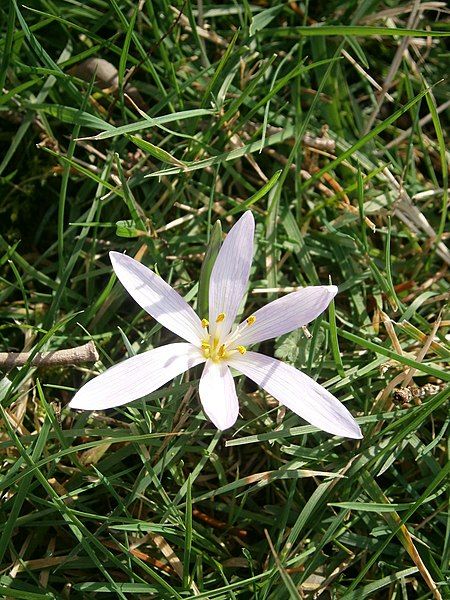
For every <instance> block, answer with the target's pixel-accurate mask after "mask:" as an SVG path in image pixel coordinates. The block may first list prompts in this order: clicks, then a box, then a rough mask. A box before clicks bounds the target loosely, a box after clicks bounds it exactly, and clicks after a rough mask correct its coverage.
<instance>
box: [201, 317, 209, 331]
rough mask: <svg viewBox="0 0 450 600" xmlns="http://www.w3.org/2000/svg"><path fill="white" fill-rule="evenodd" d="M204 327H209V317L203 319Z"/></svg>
mask: <svg viewBox="0 0 450 600" xmlns="http://www.w3.org/2000/svg"><path fill="white" fill-rule="evenodd" d="M202 327H203V329H206V328H207V327H209V321H208V319H202Z"/></svg>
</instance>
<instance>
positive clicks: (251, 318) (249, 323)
mask: <svg viewBox="0 0 450 600" xmlns="http://www.w3.org/2000/svg"><path fill="white" fill-rule="evenodd" d="M255 321H256V317H255V315H252V316H251V317H248V319H247V325H253V323H254V322H255Z"/></svg>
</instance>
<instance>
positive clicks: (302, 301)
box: [236, 285, 338, 346]
mask: <svg viewBox="0 0 450 600" xmlns="http://www.w3.org/2000/svg"><path fill="white" fill-rule="evenodd" d="M337 291H338V289H337V287H336V286H335V285H318V286H310V287H306V288H304V289H302V290H298V291H297V292H292V293H291V294H288V295H287V296H283V297H282V298H278V299H277V300H274V301H273V302H270V304H266V305H265V306H263V307H262V308H260V309H258V310H257V311H256V312H255V313H253V316H254V317H255V318H256V320H255V322H254V323H253V324H252V325H246V323H245V321H244V323H243V324H241V325H240V327H242V328H243V331H242V333H241V334H240V335H239V338H238V340H237V341H236V343H237V344H240V345H242V346H249V345H250V344H256V343H258V342H262V341H264V340H269V339H271V338H275V337H278V336H279V335H283V334H284V333H289V332H290V331H294V329H298V328H299V327H302V326H303V325H307V324H308V323H309V322H310V321H313V320H314V319H315V318H316V317H318V316H319V315H320V314H321V313H323V311H324V310H325V309H326V308H327V306H328V305H329V304H330V302H331V301H332V299H333V298H334V296H335V295H336V294H337Z"/></svg>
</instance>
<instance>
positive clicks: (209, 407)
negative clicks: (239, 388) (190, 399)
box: [198, 360, 239, 430]
mask: <svg viewBox="0 0 450 600" xmlns="http://www.w3.org/2000/svg"><path fill="white" fill-rule="evenodd" d="M198 391H199V394H200V400H201V403H202V406H203V410H204V411H205V413H206V414H207V416H208V417H209V418H210V419H211V421H212V422H213V423H214V425H215V426H216V427H217V429H221V430H224V429H228V428H229V427H231V426H232V425H234V424H235V422H236V419H237V418H238V414H239V402H238V399H237V395H236V387H235V385H234V381H233V377H232V375H231V372H230V369H229V368H228V367H227V365H226V364H225V363H224V362H223V361H221V362H218V363H216V362H213V361H212V360H208V361H207V362H206V365H205V368H204V369H203V373H202V377H201V379H200V385H199V390H198Z"/></svg>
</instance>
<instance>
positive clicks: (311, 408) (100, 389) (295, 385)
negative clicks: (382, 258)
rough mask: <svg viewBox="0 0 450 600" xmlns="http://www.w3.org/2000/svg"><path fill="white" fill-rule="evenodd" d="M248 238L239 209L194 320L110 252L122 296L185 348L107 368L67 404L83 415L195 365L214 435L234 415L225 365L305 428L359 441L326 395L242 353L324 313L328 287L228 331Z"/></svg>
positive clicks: (177, 299)
mask: <svg viewBox="0 0 450 600" xmlns="http://www.w3.org/2000/svg"><path fill="white" fill-rule="evenodd" d="M253 235H254V220H253V215H252V214H251V212H250V211H247V212H246V213H244V215H243V216H242V217H241V218H240V219H239V221H238V222H237V223H236V224H235V225H234V227H232V229H231V230H230V232H229V234H228V236H227V237H226V238H225V241H224V242H223V244H222V246H221V248H220V251H219V254H218V256H217V259H216V261H215V263H214V267H213V269H212V272H211V278H210V284H209V317H208V319H200V318H199V317H198V316H197V314H196V313H195V312H194V310H193V309H192V308H191V307H190V306H189V305H188V304H187V303H186V302H185V300H184V299H183V298H182V297H181V296H180V295H179V294H178V292H176V291H175V290H174V289H173V288H172V287H171V286H170V285H168V284H167V283H166V282H165V281H164V280H163V279H161V277H159V276H158V275H156V274H155V273H153V271H151V270H150V269H148V268H147V267H145V266H144V265H142V264H141V263H139V262H137V261H135V260H134V259H132V258H130V257H129V256H127V255H125V254H120V253H117V252H111V253H110V257H111V262H112V265H113V268H114V271H115V273H116V275H117V277H118V278H119V280H120V281H121V282H122V284H123V286H124V287H125V288H126V289H127V291H128V293H129V294H130V295H131V296H132V297H133V298H134V300H135V301H136V302H137V303H138V304H139V305H140V306H141V307H142V308H143V309H144V310H146V311H147V312H148V313H149V314H150V315H151V316H152V317H154V318H155V319H156V320H157V321H159V323H161V325H163V326H164V327H166V328H167V329H170V330H171V331H172V332H173V333H175V334H176V335H178V336H180V337H181V338H183V339H184V340H185V342H178V343H173V344H168V345H165V346H161V347H159V348H156V349H154V350H149V351H147V352H143V353H141V354H138V355H136V356H134V357H132V358H128V359H127V360H125V361H123V362H122V363H119V364H118V365H116V366H114V367H111V368H110V369H108V370H107V371H105V372H104V373H102V374H101V375H99V376H98V377H96V378H94V379H92V380H91V381H89V382H88V383H87V384H86V385H84V386H83V387H82V388H81V389H80V390H79V391H78V393H77V394H76V395H75V396H74V398H73V399H72V401H71V402H70V406H71V407H72V408H78V409H84V410H100V409H107V408H113V407H116V406H120V405H123V404H126V403H127V402H131V401H132V400H136V399H137V398H141V397H142V396H145V395H147V394H150V393H151V392H153V391H155V390H156V389H158V388H159V387H161V386H162V385H164V384H165V383H167V382H168V381H169V380H171V379H172V378H173V377H175V376H177V375H179V374H181V373H183V372H184V371H186V370H187V369H189V368H191V367H195V366H196V365H199V364H202V363H203V364H204V368H203V373H202V376H201V378H200V384H199V395H200V401H201V403H202V406H203V410H204V412H205V413H206V415H207V416H208V417H209V419H210V420H211V421H212V422H213V423H214V425H215V426H216V427H217V428H218V429H222V430H223V429H228V428H229V427H231V426H232V425H234V423H235V422H236V419H237V417H238V413H239V404H238V398H237V394H236V388H235V385H234V381H233V376H232V374H231V371H230V367H231V368H234V369H235V370H236V371H239V372H240V373H243V374H244V375H246V376H247V377H249V378H250V379H252V380H253V381H254V382H255V383H257V384H258V385H259V386H261V387H262V388H263V389H265V390H266V391H267V392H268V393H269V394H271V395H272V396H273V397H274V398H276V399H277V400H278V401H279V402H280V403H281V404H284V405H285V406H287V407H288V408H289V409H291V410H292V411H293V412H295V413H297V414H298V415H300V416H301V417H302V418H303V419H305V420H306V421H308V422H309V423H311V424H312V425H314V426H316V427H318V428H320V429H323V430H324V431H327V432H329V433H332V434H336V435H340V436H344V437H350V438H360V437H362V436H361V431H360V429H359V427H358V425H357V423H356V421H355V420H354V418H353V417H352V416H351V414H350V413H349V411H348V410H347V409H346V408H345V407H344V405H343V404H342V403H341V402H339V400H337V399H336V398H335V397H334V396H333V395H332V394H331V393H330V392H329V391H328V390H326V389H325V388H324V387H322V386H321V385H319V384H318V383H317V382H316V381H314V380H313V379H311V378H310V377H308V376H307V375H305V374H304V373H302V372H301V371H299V370H297V369H295V368H294V367H292V366H290V365H287V364H284V363H283V362H281V361H279V360H276V359H274V358H271V357H269V356H266V355H263V354H260V353H257V352H253V351H250V350H248V348H249V347H250V346H253V345H254V344H258V343H260V342H263V341H264V340H268V339H271V338H276V337H278V336H280V335H283V334H285V333H288V332H290V331H293V330H294V329H298V328H299V327H302V326H303V325H307V324H308V323H309V322H310V321H312V320H313V319H315V318H316V317H317V316H318V315H320V314H321V313H322V312H323V311H324V310H325V309H326V308H327V307H328V305H329V303H330V302H331V300H332V299H333V298H334V296H335V294H336V292H337V288H336V287H335V286H333V285H325V286H310V287H306V288H303V289H300V290H298V291H296V292H292V293H291V294H288V295H286V296H284V297H281V298H278V299H277V300H274V301H273V302H270V303H269V304H267V305H265V306H263V307H262V308H260V309H258V310H257V311H256V312H254V313H253V314H251V315H249V316H248V317H247V318H246V319H244V320H243V321H242V323H240V324H239V325H237V326H234V325H233V324H234V321H235V319H236V316H237V314H238V311H239V307H240V305H241V302H242V299H243V297H244V295H245V293H246V290H247V285H248V278H249V273H250V266H251V261H252V255H253Z"/></svg>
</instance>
